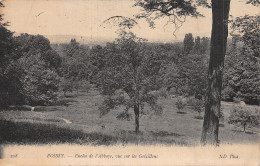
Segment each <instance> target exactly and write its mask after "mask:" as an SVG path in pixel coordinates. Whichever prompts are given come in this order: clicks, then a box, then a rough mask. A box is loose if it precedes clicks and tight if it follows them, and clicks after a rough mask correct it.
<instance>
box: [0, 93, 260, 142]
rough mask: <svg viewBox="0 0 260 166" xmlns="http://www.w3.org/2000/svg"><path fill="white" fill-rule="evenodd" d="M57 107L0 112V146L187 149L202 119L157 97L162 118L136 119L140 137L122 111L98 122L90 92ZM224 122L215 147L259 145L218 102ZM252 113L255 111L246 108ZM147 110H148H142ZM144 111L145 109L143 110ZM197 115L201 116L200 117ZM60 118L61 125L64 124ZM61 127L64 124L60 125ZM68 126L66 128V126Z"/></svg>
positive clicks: (225, 105) (97, 99)
mask: <svg viewBox="0 0 260 166" xmlns="http://www.w3.org/2000/svg"><path fill="white" fill-rule="evenodd" d="M63 101H64V102H60V104H59V106H48V107H36V108H35V111H34V112H32V111H21V110H19V111H17V110H2V111H0V143H19V144H35V143H37V144H46V143H55V144H57V143H76V144H93V145H101V144H102V145H111V144H129V143H130V144H174V145H183V146H193V145H196V144H198V143H199V141H200V135H201V130H202V123H203V120H202V119H196V118H194V117H195V116H197V115H198V113H197V112H195V111H194V110H192V109H191V108H189V107H186V108H185V109H184V110H183V111H182V113H178V111H177V109H176V106H175V101H176V99H171V98H166V99H165V98H162V99H160V100H159V103H160V104H161V106H162V107H163V114H162V115H160V116H156V115H153V116H151V115H149V114H148V115H142V116H141V117H140V130H141V132H140V133H139V134H138V135H136V134H135V132H134V128H135V126H134V114H133V111H130V113H131V115H132V118H131V120H130V121H122V120H117V119H116V115H117V114H119V113H121V112H122V108H121V109H120V108H119V109H117V110H112V111H111V112H109V113H108V114H107V115H105V116H103V117H102V118H100V117H99V111H98V106H99V105H100V104H101V102H102V96H100V95H99V93H98V92H97V91H96V90H90V92H88V93H86V92H80V93H79V94H78V95H76V94H71V96H69V97H67V98H64V99H63ZM222 107H223V112H224V117H225V120H224V122H222V124H221V127H220V132H219V139H220V141H221V143H228V144H232V143H248V142H259V129H256V128H250V129H247V131H248V132H247V133H243V130H242V128H238V127H236V126H233V125H229V124H228V123H227V121H226V118H227V117H228V116H229V114H230V110H232V109H233V104H232V103H227V102H223V103H222ZM248 107H250V109H252V110H254V109H255V108H256V107H255V106H248ZM146 109H148V108H146ZM148 111H149V110H148ZM201 115H203V113H202V114H201ZM64 119H65V120H64ZM66 122H67V123H66ZM68 122H69V123H68Z"/></svg>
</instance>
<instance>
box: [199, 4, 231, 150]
mask: <svg viewBox="0 0 260 166" xmlns="http://www.w3.org/2000/svg"><path fill="white" fill-rule="evenodd" d="M211 2H212V21H213V23H212V33H211V46H210V61H209V71H208V87H207V93H206V103H205V104H206V105H205V115H204V122H203V129H202V136H201V143H202V144H203V145H205V144H214V145H217V144H218V131H219V115H220V102H221V88H222V77H223V68H224V59H225V53H226V44H227V36H228V24H227V21H228V16H229V9H230V0H211Z"/></svg>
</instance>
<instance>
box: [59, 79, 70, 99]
mask: <svg viewBox="0 0 260 166" xmlns="http://www.w3.org/2000/svg"><path fill="white" fill-rule="evenodd" d="M60 90H61V91H62V92H63V94H64V96H66V93H67V92H72V90H73V82H72V81H71V80H68V79H65V78H63V79H62V80H61V82H60Z"/></svg>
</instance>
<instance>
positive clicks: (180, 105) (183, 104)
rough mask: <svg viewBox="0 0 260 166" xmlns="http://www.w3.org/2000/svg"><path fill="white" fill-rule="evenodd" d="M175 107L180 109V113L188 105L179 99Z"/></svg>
mask: <svg viewBox="0 0 260 166" xmlns="http://www.w3.org/2000/svg"><path fill="white" fill-rule="evenodd" d="M175 105H176V107H177V109H178V112H181V110H183V109H184V108H185V106H186V103H185V102H184V101H183V99H182V98H180V97H179V98H177V101H176V102H175Z"/></svg>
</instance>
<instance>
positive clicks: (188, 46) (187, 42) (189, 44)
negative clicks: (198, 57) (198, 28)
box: [183, 33, 194, 55]
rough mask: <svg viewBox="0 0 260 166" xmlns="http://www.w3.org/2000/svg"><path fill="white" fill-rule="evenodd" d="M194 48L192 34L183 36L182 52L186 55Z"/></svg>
mask: <svg viewBox="0 0 260 166" xmlns="http://www.w3.org/2000/svg"><path fill="white" fill-rule="evenodd" d="M193 47H194V38H193V36H192V33H188V34H186V35H185V38H184V41H183V49H184V50H183V51H184V54H185V55H188V54H189V53H190V52H191V51H192V49H193Z"/></svg>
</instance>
